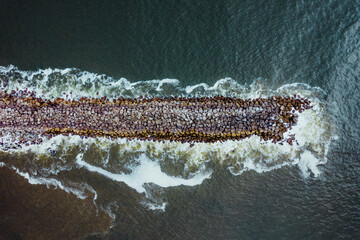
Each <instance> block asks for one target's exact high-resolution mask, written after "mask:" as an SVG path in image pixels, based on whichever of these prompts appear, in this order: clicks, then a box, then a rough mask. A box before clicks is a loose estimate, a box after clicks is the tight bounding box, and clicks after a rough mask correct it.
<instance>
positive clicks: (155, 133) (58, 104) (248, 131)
mask: <svg viewBox="0 0 360 240" xmlns="http://www.w3.org/2000/svg"><path fill="white" fill-rule="evenodd" d="M309 108H311V106H310V101H309V100H307V99H304V98H301V97H300V96H297V95H294V96H292V97H290V96H286V97H280V96H273V97H269V98H256V99H248V100H243V99H240V98H230V97H223V96H214V97H193V98H185V97H164V98H159V97H155V98H147V97H146V98H143V97H140V98H122V97H120V98H118V99H111V100H110V99H107V98H106V97H102V98H85V97H83V98H80V99H78V100H66V99H62V98H56V99H54V100H46V99H42V98H38V97H35V94H34V93H31V92H27V91H20V92H15V91H13V92H12V93H10V94H9V93H6V92H0V129H1V133H0V136H6V135H9V136H11V137H16V138H18V142H19V143H25V144H37V143H41V142H42V139H41V138H40V137H39V136H45V137H48V138H50V137H52V136H56V135H59V134H63V135H70V134H73V135H80V136H83V137H109V138H112V139H115V138H128V139H140V140H154V141H163V140H170V141H179V142H191V143H194V142H216V141H225V140H241V139H244V138H247V137H250V136H252V135H257V136H259V137H260V138H261V139H264V140H272V141H273V142H281V141H284V137H283V134H284V133H285V132H286V131H287V130H288V129H290V128H291V127H292V126H293V125H294V124H296V123H297V118H298V115H297V113H301V112H302V111H304V110H306V109H309ZM288 142H289V141H288ZM291 142H292V140H291V141H290V144H291ZM0 144H2V143H0Z"/></svg>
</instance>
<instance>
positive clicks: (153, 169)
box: [0, 65, 336, 210]
mask: <svg viewBox="0 0 360 240" xmlns="http://www.w3.org/2000/svg"><path fill="white" fill-rule="evenodd" d="M0 87H1V88H2V89H3V90H4V91H8V92H11V91H13V90H15V91H21V90H25V89H27V90H30V91H33V92H35V93H36V95H37V97H42V98H48V99H51V98H56V97H62V98H67V99H79V98H81V97H84V96H86V97H102V96H106V97H108V98H110V99H111V98H112V97H113V98H117V97H119V96H123V97H139V96H141V95H142V96H145V95H148V96H185V97H190V96H215V95H223V96H231V97H239V98H243V99H249V98H257V97H269V96H274V95H276V96H286V95H294V94H296V95H299V96H301V97H304V98H307V99H309V100H310V101H311V103H312V104H311V105H312V108H311V109H309V110H306V111H304V112H302V113H298V115H299V118H298V123H297V125H296V126H293V127H292V129H290V130H289V131H288V132H286V134H285V135H284V138H285V139H286V138H287V137H289V135H292V134H295V139H296V142H295V144H293V145H290V144H287V143H286V142H284V143H283V144H279V143H277V144H276V143H271V142H270V141H264V140H260V138H259V137H257V136H252V137H250V138H246V139H243V140H241V141H233V140H228V141H226V142H223V143H220V142H216V143H195V144H194V146H193V147H190V144H189V143H184V144H182V143H178V142H170V141H163V142H160V143H159V142H150V141H140V140H131V141H129V140H127V139H116V140H109V139H107V138H87V139H82V138H80V137H79V136H56V137H53V138H51V139H49V140H46V139H44V141H43V143H42V144H40V145H30V146H25V145H23V147H22V148H21V149H12V150H6V151H5V150H4V149H3V151H2V152H0V160H1V162H4V163H2V165H1V166H3V165H6V166H11V167H12V168H14V169H16V170H17V172H18V173H19V174H20V175H22V176H24V177H26V178H27V179H28V180H29V182H30V183H32V184H46V185H47V186H55V187H59V188H61V189H64V190H65V191H68V192H71V193H74V194H76V195H77V196H78V197H80V198H83V197H84V196H86V195H85V192H86V191H90V192H92V193H94V194H95V196H97V195H96V194H97V192H96V190H95V189H94V188H93V187H92V186H90V185H89V184H88V183H81V184H80V183H77V182H76V180H73V179H71V178H69V177H64V176H65V175H66V173H68V172H71V171H72V170H73V169H86V170H87V171H89V172H92V173H96V174H99V175H102V176H104V177H106V178H107V179H111V180H112V181H117V182H124V183H125V184H127V185H128V186H129V187H131V188H133V189H135V190H136V191H137V192H139V193H141V194H144V200H143V201H142V202H141V203H142V204H143V205H144V206H146V207H148V208H149V209H153V210H155V209H162V210H164V209H165V206H166V198H164V196H163V195H164V193H163V192H162V189H163V188H168V187H174V186H179V185H187V186H194V185H198V184H201V183H202V182H203V181H204V180H206V179H208V178H210V177H211V173H212V171H213V170H214V168H216V167H218V166H225V167H227V168H228V169H229V171H230V172H231V173H232V174H234V175H238V174H241V173H243V172H244V171H249V170H254V171H256V172H258V173H261V172H266V171H270V170H273V169H277V168H280V167H282V166H285V165H297V166H298V167H299V169H300V172H301V173H302V174H303V176H304V177H309V176H314V177H316V176H318V175H320V174H321V171H320V170H319V168H318V165H320V164H324V163H326V161H327V158H326V155H327V151H328V149H329V146H330V143H331V141H332V140H333V139H335V138H336V136H335V134H334V127H333V126H332V124H331V122H330V118H329V117H328V116H327V111H326V102H325V93H324V92H323V91H322V90H321V89H320V88H318V87H311V86H309V85H306V84H303V83H292V84H286V85H283V86H280V87H278V88H274V89H273V88H271V86H268V85H267V84H266V80H264V79H257V80H255V81H254V82H253V83H252V84H250V85H242V84H239V83H238V82H237V81H235V80H233V79H231V78H224V79H221V80H219V81H217V82H216V83H215V84H214V85H213V86H208V85H207V84H205V83H201V84H197V85H193V86H185V87H184V86H182V84H181V82H180V81H179V80H177V79H163V80H149V81H140V82H133V83H132V82H130V81H128V80H126V79H125V78H121V79H113V78H111V77H109V76H106V75H101V74H95V73H90V72H86V71H81V70H79V69H75V68H67V69H45V70H38V71H21V70H19V69H18V68H17V67H15V66H12V65H11V66H7V67H0ZM0 141H1V143H2V145H3V146H4V145H6V144H11V143H9V141H8V139H7V138H6V137H3V138H2V139H0ZM9 155H10V156H23V157H18V158H16V157H12V158H7V157H6V156H9ZM24 156H25V157H24ZM9 159H12V160H9ZM14 159H16V160H14ZM24 161H25V162H24ZM60 175H61V176H60ZM63 175H64V176H63ZM154 192H157V193H159V194H154ZM95 200H96V197H95ZM95 200H94V201H95ZM104 208H106V207H105V206H104Z"/></svg>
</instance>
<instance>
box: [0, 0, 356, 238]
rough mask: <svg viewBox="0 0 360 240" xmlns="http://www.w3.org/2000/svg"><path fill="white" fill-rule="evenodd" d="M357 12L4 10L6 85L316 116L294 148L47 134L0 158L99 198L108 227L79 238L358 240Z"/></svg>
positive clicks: (61, 6) (304, 5)
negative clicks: (276, 98) (301, 106)
mask: <svg viewBox="0 0 360 240" xmlns="http://www.w3.org/2000/svg"><path fill="white" fill-rule="evenodd" d="M359 10H360V6H359V4H358V3H357V2H356V1H318V2H307V1H291V2H289V1H280V0H279V1H271V2H270V1H255V2H254V1H241V2H234V1H210V2H209V1H196V3H195V2H188V1H180V2H179V1H166V2H162V1H151V2H148V1H131V2H126V1H122V2H121V3H112V2H111V3H110V2H98V1H91V2H89V3H88V4H87V5H84V4H82V3H80V2H78V1H72V2H71V4H68V3H65V2H63V1H52V2H51V3H49V2H47V1H43V2H40V3H38V4H34V3H30V2H21V1H3V2H2V3H0V16H1V17H0V18H1V22H2V24H1V26H0V36H1V37H0V52H1V54H0V65H2V67H0V81H1V85H2V87H4V86H5V85H6V90H9V91H10V90H13V89H15V90H16V89H17V88H19V89H22V88H23V89H25V88H28V89H31V90H34V91H36V93H37V94H38V95H43V96H46V97H48V98H51V97H58V96H62V97H68V98H79V97H81V96H100V97H101V96H108V97H112V96H114V97H115V96H126V97H137V96H139V95H145V94H147V95H149V96H171V95H177V96H180V95H181V96H213V95H218V94H220V95H225V96H238V97H242V98H253V97H256V96H271V95H288V94H289V95H293V94H300V95H302V96H305V97H308V98H310V99H311V100H312V103H313V104H314V106H315V107H314V108H313V110H311V111H308V112H306V111H305V112H304V114H303V115H300V117H299V123H298V126H297V127H298V128H296V127H294V129H293V131H296V136H297V139H298V141H299V145H295V146H293V147H291V146H288V145H283V146H281V145H273V144H269V143H264V142H261V141H259V139H256V138H252V139H248V140H246V141H241V142H233V141H228V142H226V143H222V144H197V145H195V146H194V147H193V148H191V149H189V146H188V145H187V144H170V143H164V144H157V143H152V142H146V143H140V142H136V141H132V142H128V141H125V140H119V141H110V140H105V139H87V140H81V139H80V138H78V137H56V138H53V139H52V140H51V141H47V142H46V143H44V144H42V145H39V146H32V147H24V148H23V149H22V150H21V151H19V150H17V151H10V152H9V151H1V152H0V162H2V164H1V166H2V167H3V168H5V167H6V168H12V169H17V171H18V172H19V173H20V174H21V175H22V176H24V177H26V178H28V179H29V182H30V183H32V184H34V183H35V184H38V183H43V184H46V185H47V186H48V187H50V188H53V187H54V186H56V187H57V188H60V189H63V190H65V191H66V192H68V194H72V195H74V194H75V195H76V196H78V197H79V198H85V197H87V199H88V198H94V196H96V198H95V199H94V204H96V206H98V207H99V208H100V209H103V210H104V211H106V212H107V213H108V214H109V215H110V216H111V217H113V221H114V222H113V224H112V227H111V228H110V229H109V231H108V233H107V234H106V236H104V235H96V234H95V235H92V236H91V237H90V236H88V238H89V239H92V238H93V239H96V238H97V237H98V238H109V239H288V238H295V239H304V238H305V239H325V238H326V239H329V238H335V239H338V238H343V239H356V238H359V237H360V235H359V232H360V227H359V226H360V187H359V186H360V177H359V171H360V164H359V162H360V161H359V157H358V155H359V153H360V152H359V148H358V145H359V143H360V137H359V135H360V134H359V129H358V127H357V126H358V125H359V124H360V121H359V118H358V117H357V115H358V113H359V106H360V94H359V90H360V79H359V72H360V63H359V59H360V36H359V34H358V33H359V27H360V14H359V12H360V11H359ZM43 92H44V93H43ZM70 92H71V94H70ZM97 92H99V95H97ZM64 93H65V94H64ZM66 94H68V96H66ZM1 169H2V168H0V170H1ZM0 201H1V198H0ZM27 214H28V213H27ZM19 217H20V218H21V216H19ZM41 217H42V216H39V218H41ZM0 229H1V228H0ZM14 231H16V230H14ZM89 234H90V233H89Z"/></svg>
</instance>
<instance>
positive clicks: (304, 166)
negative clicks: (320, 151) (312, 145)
mask: <svg viewBox="0 0 360 240" xmlns="http://www.w3.org/2000/svg"><path fill="white" fill-rule="evenodd" d="M318 165H319V159H318V158H316V157H315V156H314V155H313V154H312V153H311V152H310V151H308V150H306V151H304V152H303V153H302V154H301V155H300V158H299V162H298V166H299V169H300V170H301V173H302V175H303V176H304V177H309V176H310V174H311V173H313V174H314V176H315V177H318V176H319V175H320V174H321V172H320V170H319V168H318V167H317V166H318Z"/></svg>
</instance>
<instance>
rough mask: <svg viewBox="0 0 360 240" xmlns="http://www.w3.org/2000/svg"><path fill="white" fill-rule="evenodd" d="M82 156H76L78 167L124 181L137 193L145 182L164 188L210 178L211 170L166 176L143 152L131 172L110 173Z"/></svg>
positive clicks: (143, 190)
mask: <svg viewBox="0 0 360 240" xmlns="http://www.w3.org/2000/svg"><path fill="white" fill-rule="evenodd" d="M82 158H83V154H82V153H80V154H79V155H78V156H77V157H76V163H77V164H78V165H79V166H80V167H84V168H86V169H87V170H88V171H90V172H96V173H99V174H101V175H103V176H105V177H107V178H109V179H112V180H114V181H117V182H124V183H126V184H127V185H128V186H130V187H131V188H134V189H135V190H136V191H137V192H139V193H144V192H145V188H144V186H143V185H144V184H145V183H154V184H156V185H158V186H160V187H165V188H167V187H174V186H179V185H187V186H195V185H199V184H201V183H202V182H203V181H204V180H205V179H207V178H210V176H211V172H207V173H198V174H196V175H195V176H194V177H193V178H191V179H184V178H180V177H173V176H168V175H167V174H166V173H164V172H162V171H161V168H160V165H159V164H158V163H156V162H154V161H151V160H150V159H149V158H148V157H147V156H146V155H144V154H142V155H141V156H140V159H139V160H140V161H139V163H140V165H139V166H137V167H135V168H133V171H132V173H131V174H123V173H119V174H117V173H112V172H109V171H107V170H105V169H103V168H100V167H97V166H93V165H91V164H89V163H87V162H85V161H84V160H83V159H82Z"/></svg>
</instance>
